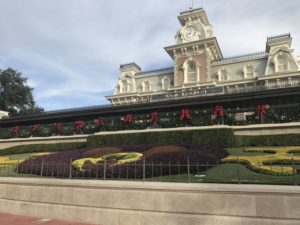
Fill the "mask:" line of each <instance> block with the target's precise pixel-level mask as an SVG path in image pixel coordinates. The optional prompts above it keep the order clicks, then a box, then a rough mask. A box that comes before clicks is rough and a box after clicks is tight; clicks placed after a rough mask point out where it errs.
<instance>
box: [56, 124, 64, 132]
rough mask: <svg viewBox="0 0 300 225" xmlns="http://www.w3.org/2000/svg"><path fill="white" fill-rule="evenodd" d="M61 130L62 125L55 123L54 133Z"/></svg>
mask: <svg viewBox="0 0 300 225" xmlns="http://www.w3.org/2000/svg"><path fill="white" fill-rule="evenodd" d="M62 128H63V125H62V123H56V124H55V130H56V131H60V130H61V129H62Z"/></svg>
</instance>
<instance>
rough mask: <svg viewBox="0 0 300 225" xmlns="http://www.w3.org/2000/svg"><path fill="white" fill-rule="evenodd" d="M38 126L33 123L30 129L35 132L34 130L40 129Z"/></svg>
mask: <svg viewBox="0 0 300 225" xmlns="http://www.w3.org/2000/svg"><path fill="white" fill-rule="evenodd" d="M40 127H41V125H40V124H35V125H33V127H32V129H31V131H32V132H36V131H38V130H39V129H40Z"/></svg>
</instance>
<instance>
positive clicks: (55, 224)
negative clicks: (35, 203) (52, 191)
mask: <svg viewBox="0 0 300 225" xmlns="http://www.w3.org/2000/svg"><path fill="white" fill-rule="evenodd" d="M0 224H1V225H33V224H41V225H92V224H87V223H75V222H68V221H63V220H50V219H38V218H34V217H26V216H15V215H10V214H6V213H0Z"/></svg>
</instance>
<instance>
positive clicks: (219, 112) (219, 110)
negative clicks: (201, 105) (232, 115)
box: [213, 105, 224, 118]
mask: <svg viewBox="0 0 300 225" xmlns="http://www.w3.org/2000/svg"><path fill="white" fill-rule="evenodd" d="M213 116H214V117H215V116H220V117H222V118H223V117H224V109H223V106H220V105H217V106H216V108H215V111H214V112H213Z"/></svg>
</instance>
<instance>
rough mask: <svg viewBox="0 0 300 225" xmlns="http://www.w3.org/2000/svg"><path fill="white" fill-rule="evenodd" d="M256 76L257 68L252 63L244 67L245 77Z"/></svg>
mask: <svg viewBox="0 0 300 225" xmlns="http://www.w3.org/2000/svg"><path fill="white" fill-rule="evenodd" d="M253 77H255V70H254V67H253V66H252V65H247V66H245V67H244V78H245V79H246V78H253Z"/></svg>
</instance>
